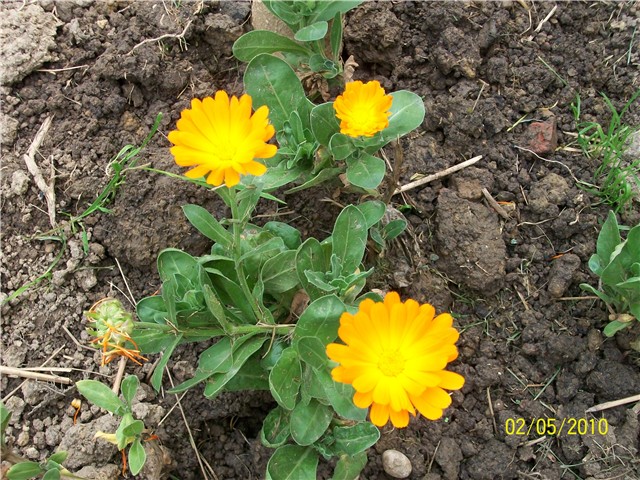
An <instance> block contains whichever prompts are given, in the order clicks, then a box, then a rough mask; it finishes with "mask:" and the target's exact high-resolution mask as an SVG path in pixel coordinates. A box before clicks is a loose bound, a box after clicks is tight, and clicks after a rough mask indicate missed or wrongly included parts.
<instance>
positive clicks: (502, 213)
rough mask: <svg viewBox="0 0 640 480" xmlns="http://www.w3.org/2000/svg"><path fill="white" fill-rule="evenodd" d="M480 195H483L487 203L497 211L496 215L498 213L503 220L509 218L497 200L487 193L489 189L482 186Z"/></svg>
mask: <svg viewBox="0 0 640 480" xmlns="http://www.w3.org/2000/svg"><path fill="white" fill-rule="evenodd" d="M482 195H484V198H486V200H487V202H489V205H491V206H492V207H493V209H494V210H495V211H496V212H497V213H498V215H500V216H501V217H502V218H504V219H505V220H509V214H508V213H507V212H505V211H504V208H502V207H501V206H500V204H499V203H498V202H496V200H495V199H494V198H493V197H492V196H491V194H490V193H489V190H487V189H486V188H483V189H482Z"/></svg>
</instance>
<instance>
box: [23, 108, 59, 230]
mask: <svg viewBox="0 0 640 480" xmlns="http://www.w3.org/2000/svg"><path fill="white" fill-rule="evenodd" d="M52 120H53V116H49V117H47V118H45V120H44V122H43V123H42V125H41V126H40V129H39V130H38V133H36V136H35V138H34V139H33V142H31V146H30V147H29V150H27V153H26V154H24V155H23V156H22V158H23V159H24V162H25V163H26V164H27V168H28V169H29V172H30V173H31V175H33V179H34V180H35V182H36V185H37V186H38V188H39V189H40V191H41V192H42V193H43V194H44V197H45V199H46V200H47V210H48V212H49V223H51V226H52V227H53V228H55V227H56V194H55V192H54V190H53V184H54V181H55V176H54V175H53V158H52V159H51V185H48V184H47V182H46V181H45V180H44V178H43V176H42V172H41V171H40V167H38V164H37V163H36V160H35V157H36V153H37V152H38V149H39V148H40V145H42V142H43V141H44V137H45V136H46V135H47V132H48V131H49V127H51V121H52Z"/></svg>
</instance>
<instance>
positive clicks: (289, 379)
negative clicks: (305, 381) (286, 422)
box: [269, 347, 302, 410]
mask: <svg viewBox="0 0 640 480" xmlns="http://www.w3.org/2000/svg"><path fill="white" fill-rule="evenodd" d="M301 381H302V369H301V367H300V360H299V359H298V353H297V352H296V351H295V350H294V349H293V348H291V347H289V348H286V349H285V350H284V351H283V352H282V355H281V356H280V358H279V359H278V361H277V362H276V364H275V366H274V367H273V369H272V370H271V373H270V374H269V388H270V389H271V394H272V395H273V398H274V399H275V401H276V402H278V405H280V406H281V407H283V408H285V409H287V410H293V407H295V405H296V399H297V398H298V390H299V389H300V383H301Z"/></svg>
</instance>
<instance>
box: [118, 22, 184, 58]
mask: <svg viewBox="0 0 640 480" xmlns="http://www.w3.org/2000/svg"><path fill="white" fill-rule="evenodd" d="M191 22H192V20H189V21H188V22H187V24H186V25H185V27H184V30H182V33H165V34H164V35H160V36H159V37H156V38H147V39H146V40H143V41H141V42H140V43H139V44H137V45H136V46H135V47H133V48H132V49H131V51H130V52H129V53H127V55H131V54H132V53H133V51H134V50H135V49H136V48H138V47H141V46H142V45H144V44H145V43H151V42H157V41H159V40H164V39H165V38H180V39H182V40H184V36H185V34H186V33H187V29H188V28H189V27H190V26H191Z"/></svg>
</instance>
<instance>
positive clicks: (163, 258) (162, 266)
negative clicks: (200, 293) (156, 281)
mask: <svg viewBox="0 0 640 480" xmlns="http://www.w3.org/2000/svg"><path fill="white" fill-rule="evenodd" d="M199 271H200V265H199V264H198V262H197V260H196V259H195V258H193V257H192V256H191V255H189V254H188V253H186V252H183V251H182V250H178V249H177V248H166V249H164V250H162V252H160V255H158V274H159V275H160V278H161V279H162V281H163V282H166V281H168V280H171V279H172V277H173V276H174V275H175V274H180V275H182V276H184V277H186V278H188V279H189V280H192V281H194V280H195V281H197V280H198V273H199Z"/></svg>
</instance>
